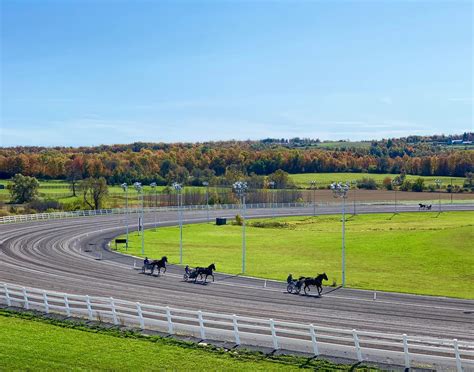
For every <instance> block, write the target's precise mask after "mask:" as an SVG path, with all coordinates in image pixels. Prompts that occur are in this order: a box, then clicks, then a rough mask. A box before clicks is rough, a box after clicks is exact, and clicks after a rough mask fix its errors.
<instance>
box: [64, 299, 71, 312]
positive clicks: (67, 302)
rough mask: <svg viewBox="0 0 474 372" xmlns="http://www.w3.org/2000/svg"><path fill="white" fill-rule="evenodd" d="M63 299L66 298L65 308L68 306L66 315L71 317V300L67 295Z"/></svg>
mask: <svg viewBox="0 0 474 372" xmlns="http://www.w3.org/2000/svg"><path fill="white" fill-rule="evenodd" d="M63 298H64V306H66V314H67V316H71V308H70V307H69V298H68V297H67V294H65V295H64V296H63Z"/></svg>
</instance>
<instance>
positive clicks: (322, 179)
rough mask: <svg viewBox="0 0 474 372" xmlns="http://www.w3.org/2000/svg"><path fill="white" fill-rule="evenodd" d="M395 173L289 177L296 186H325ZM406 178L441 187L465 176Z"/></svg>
mask: <svg viewBox="0 0 474 372" xmlns="http://www.w3.org/2000/svg"><path fill="white" fill-rule="evenodd" d="M396 176H398V175H397V174H376V173H300V174H290V179H291V180H292V181H293V182H294V183H295V184H296V186H298V187H301V188H310V187H311V185H310V182H311V181H316V182H317V187H319V186H327V185H329V184H331V183H332V182H339V181H340V182H351V181H357V180H360V179H362V178H364V177H367V178H373V179H374V180H375V181H376V182H379V183H381V182H382V181H383V180H384V178H385V177H390V178H391V179H394V178H395V177H396ZM406 177H407V179H408V180H411V181H413V180H416V179H417V178H420V177H421V178H423V179H424V180H425V185H429V184H435V180H436V179H440V180H441V181H442V185H441V186H442V187H443V188H445V187H446V186H447V185H449V184H451V180H452V181H453V185H458V186H462V185H463V183H464V180H465V178H462V177H437V176H412V175H407V176H406Z"/></svg>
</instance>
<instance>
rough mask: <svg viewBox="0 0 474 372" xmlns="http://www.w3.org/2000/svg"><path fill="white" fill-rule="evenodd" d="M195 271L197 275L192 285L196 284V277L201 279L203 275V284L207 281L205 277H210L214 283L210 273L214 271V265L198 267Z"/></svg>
mask: <svg viewBox="0 0 474 372" xmlns="http://www.w3.org/2000/svg"><path fill="white" fill-rule="evenodd" d="M196 269H197V275H196V277H195V278H194V283H196V280H197V277H198V275H199V276H200V278H201V279H202V277H203V276H204V275H205V276H206V277H205V278H204V283H206V281H207V277H208V276H209V275H210V276H212V281H214V274H213V273H212V272H213V271H214V270H215V269H216V265H214V264H210V265H209V266H208V267H198V268H196Z"/></svg>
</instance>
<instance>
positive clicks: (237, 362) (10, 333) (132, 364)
mask: <svg viewBox="0 0 474 372" xmlns="http://www.w3.org/2000/svg"><path fill="white" fill-rule="evenodd" d="M301 368H310V369H317V370H324V371H332V370H349V369H350V368H351V366H349V365H336V364H332V363H329V362H326V361H324V360H312V359H307V358H302V357H292V356H266V355H264V354H262V353H256V352H248V351H244V350H233V351H226V350H223V349H218V348H216V347H201V346H198V345H197V344H195V343H190V342H183V341H177V340H174V339H169V338H166V339H165V338H161V337H157V336H142V335H140V334H138V333H134V332H130V331H128V332H123V331H122V332H121V331H119V330H116V329H112V330H110V329H109V330H107V329H105V328H101V327H91V326H86V325H84V324H81V323H74V322H71V321H58V320H50V319H44V318H39V317H37V316H32V315H29V314H25V313H20V314H18V313H13V312H9V311H2V310H0V370H3V371H10V370H32V371H34V370H48V371H50V370H53V371H55V370H57V371H64V370H87V371H91V370H102V371H105V370H107V371H115V370H121V371H123V370H126V371H135V370H171V371H204V370H209V371H224V370H225V371H297V370H300V369H301ZM356 370H365V371H366V370H368V369H367V368H364V367H361V368H357V369H356ZM371 370H373V369H371Z"/></svg>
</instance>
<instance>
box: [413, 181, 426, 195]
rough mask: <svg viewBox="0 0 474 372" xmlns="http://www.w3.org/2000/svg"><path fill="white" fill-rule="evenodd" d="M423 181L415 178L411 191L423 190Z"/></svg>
mask: <svg viewBox="0 0 474 372" xmlns="http://www.w3.org/2000/svg"><path fill="white" fill-rule="evenodd" d="M424 184H425V180H424V179H423V178H421V177H419V178H417V179H416V181H415V182H414V183H413V185H412V186H411V191H415V192H422V191H423V188H424Z"/></svg>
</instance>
